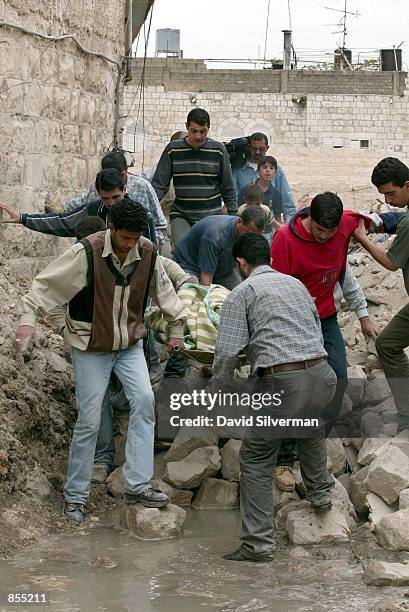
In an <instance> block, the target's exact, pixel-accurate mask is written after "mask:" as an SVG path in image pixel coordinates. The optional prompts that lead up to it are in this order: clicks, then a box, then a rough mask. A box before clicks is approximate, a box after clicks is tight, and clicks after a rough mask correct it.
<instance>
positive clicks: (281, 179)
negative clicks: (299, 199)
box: [274, 166, 295, 222]
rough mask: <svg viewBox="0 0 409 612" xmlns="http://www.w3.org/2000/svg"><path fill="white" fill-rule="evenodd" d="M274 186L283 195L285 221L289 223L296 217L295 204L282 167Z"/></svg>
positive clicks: (279, 169)
mask: <svg viewBox="0 0 409 612" xmlns="http://www.w3.org/2000/svg"><path fill="white" fill-rule="evenodd" d="M274 185H275V187H276V188H277V189H278V190H279V192H280V194H281V201H282V206H283V213H284V221H285V222H287V221H289V220H290V219H291V217H293V216H294V215H295V202H294V197H293V194H292V193H291V189H290V185H289V184H288V181H287V177H286V175H285V172H284V170H283V169H282V168H281V166H278V168H277V171H276V174H275V177H274Z"/></svg>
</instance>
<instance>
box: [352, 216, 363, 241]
mask: <svg viewBox="0 0 409 612" xmlns="http://www.w3.org/2000/svg"><path fill="white" fill-rule="evenodd" d="M352 237H353V238H355V240H357V241H358V242H362V239H365V238H366V229H365V223H364V220H363V219H360V220H359V225H358V227H357V228H356V230H354V231H353V233H352Z"/></svg>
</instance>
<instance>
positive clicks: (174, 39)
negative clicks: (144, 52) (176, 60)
mask: <svg viewBox="0 0 409 612" xmlns="http://www.w3.org/2000/svg"><path fill="white" fill-rule="evenodd" d="M155 51H156V53H155V54H156V56H158V55H159V54H160V53H165V54H166V55H177V56H180V30H173V29H171V28H163V29H162V30H156V49H155Z"/></svg>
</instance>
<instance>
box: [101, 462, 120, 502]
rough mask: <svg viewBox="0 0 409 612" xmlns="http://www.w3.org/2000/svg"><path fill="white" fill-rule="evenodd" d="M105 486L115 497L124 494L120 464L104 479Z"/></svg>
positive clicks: (118, 497)
mask: <svg viewBox="0 0 409 612" xmlns="http://www.w3.org/2000/svg"><path fill="white" fill-rule="evenodd" d="M105 484H106V487H107V489H108V491H109V493H110V494H111V495H112V496H113V497H116V498H117V499H122V497H123V496H124V476H123V473H122V466H120V467H118V468H116V470H114V471H113V472H111V473H110V475H109V476H108V478H107V479H106V481H105Z"/></svg>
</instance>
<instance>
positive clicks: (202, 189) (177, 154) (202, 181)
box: [152, 108, 237, 246]
mask: <svg viewBox="0 0 409 612" xmlns="http://www.w3.org/2000/svg"><path fill="white" fill-rule="evenodd" d="M209 128H210V117H209V114H208V113H207V112H206V111H205V110H204V109H202V108H194V109H193V110H191V111H190V113H189V114H188V116H187V121H186V129H187V132H188V135H187V137H186V138H183V139H181V140H174V141H173V142H170V143H169V144H168V145H167V146H166V148H165V150H164V151H163V153H162V155H161V158H160V160H159V163H158V167H157V169H156V172H155V175H154V177H153V179H152V186H153V188H154V189H155V191H156V194H157V196H158V198H159V200H161V199H162V198H163V197H164V195H165V194H166V192H167V191H168V189H169V184H170V181H171V179H172V178H173V186H174V188H175V196H176V197H175V200H174V202H173V203H172V205H171V209H170V219H171V234H172V242H173V245H174V246H177V245H178V243H179V241H180V239H181V238H182V236H183V235H184V234H185V233H186V232H187V231H188V230H189V229H190V228H191V227H192V226H193V225H194V224H195V223H196V222H197V221H200V220H201V219H203V218H204V217H207V216H209V215H217V214H221V213H222V199H223V202H224V205H225V206H226V208H227V211H228V213H229V214H235V213H236V212H237V194H236V191H235V189H234V183H233V178H232V173H231V167H230V161H229V156H228V153H227V151H226V148H225V146H224V145H223V144H222V143H220V142H217V141H216V140H212V139H210V138H208V137H207V134H208V132H209Z"/></svg>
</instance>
